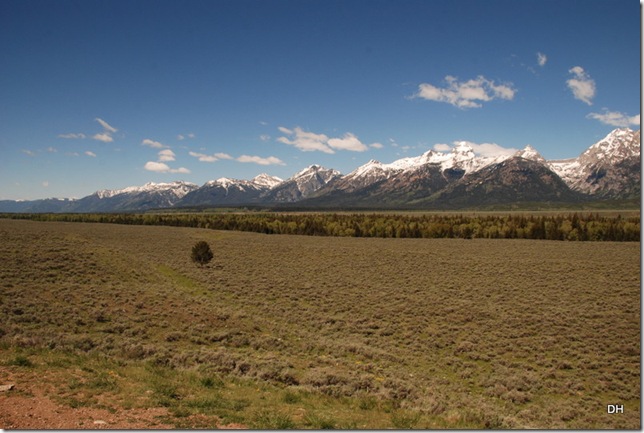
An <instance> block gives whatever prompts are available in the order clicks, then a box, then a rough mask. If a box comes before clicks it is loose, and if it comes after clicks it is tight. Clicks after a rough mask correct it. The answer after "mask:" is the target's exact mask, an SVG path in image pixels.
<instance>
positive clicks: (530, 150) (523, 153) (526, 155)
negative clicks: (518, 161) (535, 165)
mask: <svg viewBox="0 0 644 433" xmlns="http://www.w3.org/2000/svg"><path fill="white" fill-rule="evenodd" d="M514 156H516V157H519V158H523V159H529V160H531V161H537V162H546V160H545V158H544V157H543V156H541V154H540V153H539V152H537V149H535V148H534V147H532V146H530V145H529V144H528V145H527V146H526V147H524V148H523V150H519V151H518V152H516V153H515V154H514Z"/></svg>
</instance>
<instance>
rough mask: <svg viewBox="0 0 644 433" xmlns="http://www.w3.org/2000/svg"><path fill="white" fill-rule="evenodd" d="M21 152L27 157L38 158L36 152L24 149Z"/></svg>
mask: <svg viewBox="0 0 644 433" xmlns="http://www.w3.org/2000/svg"><path fill="white" fill-rule="evenodd" d="M21 152H22V153H24V154H25V155H27V156H36V152H34V151H32V150H27V149H22V150H21Z"/></svg>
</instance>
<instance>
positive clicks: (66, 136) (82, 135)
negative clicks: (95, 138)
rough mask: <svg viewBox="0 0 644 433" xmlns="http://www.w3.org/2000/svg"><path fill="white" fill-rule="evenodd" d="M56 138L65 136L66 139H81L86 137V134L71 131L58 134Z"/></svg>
mask: <svg viewBox="0 0 644 433" xmlns="http://www.w3.org/2000/svg"><path fill="white" fill-rule="evenodd" d="M58 138H65V139H68V140H81V139H84V138H87V136H86V135H85V134H81V133H78V134H74V133H71V134H58Z"/></svg>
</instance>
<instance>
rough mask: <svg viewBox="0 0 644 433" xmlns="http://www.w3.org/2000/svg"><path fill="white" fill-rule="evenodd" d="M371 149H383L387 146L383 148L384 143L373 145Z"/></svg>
mask: <svg viewBox="0 0 644 433" xmlns="http://www.w3.org/2000/svg"><path fill="white" fill-rule="evenodd" d="M369 147H373V148H374V149H382V148H383V147H385V146H383V145H382V143H371V144H370V145H369Z"/></svg>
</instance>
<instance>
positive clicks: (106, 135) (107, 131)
mask: <svg viewBox="0 0 644 433" xmlns="http://www.w3.org/2000/svg"><path fill="white" fill-rule="evenodd" d="M94 120H96V121H97V122H98V123H100V125H101V126H102V127H103V132H99V133H98V134H94V135H93V136H92V138H93V139H94V140H98V141H102V142H103V143H111V142H113V141H114V138H112V134H114V133H115V132H117V131H118V129H116V128H114V127H113V126H111V125H110V124H109V123H107V122H106V121H104V120H103V119H100V118H98V117H97V118H96V119H94Z"/></svg>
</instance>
